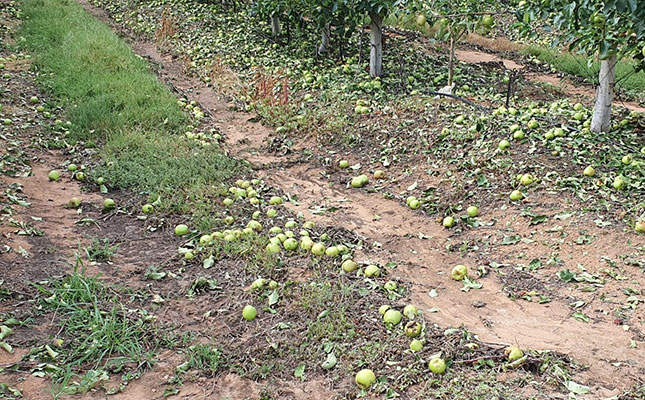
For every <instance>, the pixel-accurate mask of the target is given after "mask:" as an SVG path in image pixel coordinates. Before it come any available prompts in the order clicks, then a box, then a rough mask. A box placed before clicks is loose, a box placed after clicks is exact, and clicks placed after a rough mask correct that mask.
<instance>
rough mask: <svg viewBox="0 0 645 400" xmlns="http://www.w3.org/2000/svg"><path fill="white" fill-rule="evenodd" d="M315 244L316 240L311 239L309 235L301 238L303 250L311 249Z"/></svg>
mask: <svg viewBox="0 0 645 400" xmlns="http://www.w3.org/2000/svg"><path fill="white" fill-rule="evenodd" d="M313 246H314V241H313V240H311V238H310V237H309V236H303V237H301V238H300V248H301V249H303V250H311V248H312V247H313Z"/></svg>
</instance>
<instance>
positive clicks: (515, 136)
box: [513, 130, 524, 140]
mask: <svg viewBox="0 0 645 400" xmlns="http://www.w3.org/2000/svg"><path fill="white" fill-rule="evenodd" d="M513 139H518V140H522V139H524V131H521V130H520V131H515V132H513Z"/></svg>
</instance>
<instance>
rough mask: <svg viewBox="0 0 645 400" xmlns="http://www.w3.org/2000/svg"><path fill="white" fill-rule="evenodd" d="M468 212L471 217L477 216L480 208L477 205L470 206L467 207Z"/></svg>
mask: <svg viewBox="0 0 645 400" xmlns="http://www.w3.org/2000/svg"><path fill="white" fill-rule="evenodd" d="M466 213H468V216H469V217H471V218H475V217H476V216H478V215H479V209H478V208H477V207H475V206H470V207H468V208H467V209H466Z"/></svg>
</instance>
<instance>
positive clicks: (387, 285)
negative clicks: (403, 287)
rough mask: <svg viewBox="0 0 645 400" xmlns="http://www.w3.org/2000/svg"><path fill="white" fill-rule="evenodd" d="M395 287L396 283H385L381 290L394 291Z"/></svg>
mask: <svg viewBox="0 0 645 400" xmlns="http://www.w3.org/2000/svg"><path fill="white" fill-rule="evenodd" d="M396 288H397V285H396V282H394V281H387V282H385V285H383V289H385V290H396Z"/></svg>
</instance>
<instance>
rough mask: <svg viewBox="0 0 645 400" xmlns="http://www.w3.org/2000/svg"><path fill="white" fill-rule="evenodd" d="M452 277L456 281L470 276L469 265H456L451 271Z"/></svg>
mask: <svg viewBox="0 0 645 400" xmlns="http://www.w3.org/2000/svg"><path fill="white" fill-rule="evenodd" d="M451 276H452V279H454V280H456V281H463V280H464V278H465V277H467V276H468V267H466V266H465V265H461V264H459V265H455V266H454V267H453V268H452V271H451Z"/></svg>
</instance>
